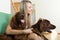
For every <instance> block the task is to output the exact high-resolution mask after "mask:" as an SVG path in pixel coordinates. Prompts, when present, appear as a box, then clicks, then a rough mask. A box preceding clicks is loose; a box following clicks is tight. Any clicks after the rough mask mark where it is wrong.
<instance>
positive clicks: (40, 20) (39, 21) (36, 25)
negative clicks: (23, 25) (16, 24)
mask: <svg viewBox="0 0 60 40" xmlns="http://www.w3.org/2000/svg"><path fill="white" fill-rule="evenodd" d="M41 22H42V19H39V20H38V22H37V23H36V24H34V25H32V27H33V28H37V27H40V23H41Z"/></svg>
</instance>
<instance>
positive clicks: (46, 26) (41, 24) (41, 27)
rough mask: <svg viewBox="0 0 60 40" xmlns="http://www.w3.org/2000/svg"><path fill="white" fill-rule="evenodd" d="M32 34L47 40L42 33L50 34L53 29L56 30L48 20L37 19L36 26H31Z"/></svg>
mask: <svg viewBox="0 0 60 40" xmlns="http://www.w3.org/2000/svg"><path fill="white" fill-rule="evenodd" d="M32 27H33V32H34V33H36V34H37V35H40V36H42V37H44V40H48V39H47V38H46V37H45V36H44V35H43V34H42V33H43V32H49V33H51V32H52V31H51V30H53V29H55V28H56V26H55V25H53V24H51V23H50V21H49V20H47V19H39V20H38V22H37V23H36V24H34V25H33V26H32Z"/></svg>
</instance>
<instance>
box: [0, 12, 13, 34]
mask: <svg viewBox="0 0 60 40" xmlns="http://www.w3.org/2000/svg"><path fill="white" fill-rule="evenodd" d="M11 17H12V14H7V13H3V12H0V34H4V33H5V31H6V27H7V25H8V24H9V21H10V19H11Z"/></svg>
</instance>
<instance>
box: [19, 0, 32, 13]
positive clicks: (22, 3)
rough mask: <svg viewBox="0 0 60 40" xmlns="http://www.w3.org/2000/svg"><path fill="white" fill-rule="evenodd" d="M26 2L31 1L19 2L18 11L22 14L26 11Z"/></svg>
mask: <svg viewBox="0 0 60 40" xmlns="http://www.w3.org/2000/svg"><path fill="white" fill-rule="evenodd" d="M27 3H31V1H28V0H23V1H21V3H20V13H23V14H26V13H27ZM31 4H32V3H31Z"/></svg>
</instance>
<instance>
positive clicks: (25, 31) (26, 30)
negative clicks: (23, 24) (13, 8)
mask: <svg viewBox="0 0 60 40" xmlns="http://www.w3.org/2000/svg"><path fill="white" fill-rule="evenodd" d="M32 29H33V28H30V29H25V30H24V33H26V34H30V33H32Z"/></svg>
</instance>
